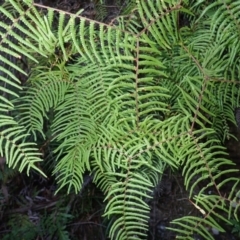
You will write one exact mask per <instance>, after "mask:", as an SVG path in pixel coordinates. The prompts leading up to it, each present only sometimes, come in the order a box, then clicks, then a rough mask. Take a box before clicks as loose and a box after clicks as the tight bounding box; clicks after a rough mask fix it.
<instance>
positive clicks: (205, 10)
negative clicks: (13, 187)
mask: <svg viewBox="0 0 240 240" xmlns="http://www.w3.org/2000/svg"><path fill="white" fill-rule="evenodd" d="M119 2H121V1H119ZM124 2H125V5H126V7H124V9H120V10H119V13H118V14H117V15H119V16H118V17H115V18H114V19H112V20H111V21H105V22H101V21H104V18H105V17H104V15H103V14H102V15H101V14H100V16H98V18H96V19H95V20H94V19H90V18H89V16H87V15H86V12H85V15H84V10H80V9H79V11H77V12H74V13H69V12H67V11H66V9H63V8H62V10H58V9H56V8H54V7H52V6H51V7H49V6H44V5H41V4H40V3H33V1H31V0H23V1H17V0H8V1H6V2H5V4H4V5H3V6H1V7H0V12H1V22H0V33H1V42H0V52H1V56H0V60H1V66H0V73H1V75H0V80H1V85H0V90H1V97H0V99H1V103H0V115H1V117H0V127H1V128H0V129H1V134H0V153H1V159H2V161H1V162H2V164H1V165H4V164H5V162H6V164H7V165H8V167H9V168H14V169H17V170H19V171H20V172H22V171H24V172H27V174H30V173H32V172H34V174H39V173H40V174H42V176H44V177H50V175H52V176H54V178H55V179H56V181H57V183H58V189H57V191H56V194H58V193H60V192H66V193H68V194H70V195H71V194H73V193H76V194H78V193H79V192H80V191H81V189H82V187H83V185H84V183H85V181H84V176H85V173H90V174H91V176H92V178H93V182H94V183H95V184H96V186H97V187H98V188H99V189H100V190H101V191H102V192H103V193H104V196H105V200H104V201H105V203H106V206H105V210H104V214H103V216H104V217H105V218H106V219H109V222H110V223H109V226H110V227H109V228H108V229H107V230H106V232H107V234H108V236H109V237H110V238H111V239H116V240H124V239H127V240H130V239H146V238H147V233H148V222H149V214H150V207H149V204H148V203H149V201H150V200H151V198H152V197H153V194H152V192H153V190H154V187H155V186H157V185H158V184H159V182H161V178H162V175H163V173H164V172H165V171H166V169H168V170H169V169H170V170H171V172H173V174H174V171H176V172H177V171H182V175H183V178H184V185H185V188H186V190H187V191H188V193H189V196H188V198H189V201H190V202H191V203H192V205H193V206H194V208H196V209H197V211H198V214H195V215H191V214H190V215H189V216H184V217H182V218H179V219H175V220H173V221H172V223H173V225H172V227H171V229H172V230H173V231H175V232H176V233H177V235H178V238H179V239H194V238H195V236H201V237H202V238H204V239H213V236H212V234H211V231H209V229H214V230H216V231H218V232H224V231H225V230H226V229H225V228H224V226H225V225H233V220H234V221H236V222H238V221H239V217H238V216H239V207H240V188H239V181H240V178H239V170H238V169H237V168H236V166H235V165H234V163H233V162H232V161H231V160H230V159H229V157H228V155H227V151H226V148H225V147H224V142H225V140H226V139H229V138H234V134H233V133H232V132H231V131H230V130H229V129H230V128H229V124H234V125H236V121H235V116H234V109H235V108H237V107H238V106H239V97H240V94H239V93H240V91H239V83H240V82H239V75H240V70H239V66H240V65H239V60H240V58H239V56H240V55H239V48H240V41H239V36H240V28H239V26H240V23H239V19H240V16H239V15H240V11H239V10H240V9H239V8H240V7H239V6H240V1H237V0H235V1H232V0H231V1H230V0H218V1H190V0H189V1H188V0H155V1H144V0H137V1H124ZM99 4H100V5H99V9H100V8H101V9H102V10H103V11H104V9H105V8H104V1H99ZM125 5H124V6H125ZM46 149H47V151H46ZM3 175H4V174H3ZM3 179H4V177H2V182H3V183H2V189H4V187H5V186H6V184H7V182H6V181H3ZM226 186H228V190H227V191H226ZM229 186H231V188H230V190H229ZM62 214H63V215H64V214H66V215H65V217H64V221H65V220H66V219H68V218H70V217H71V213H69V212H67V213H66V212H64V213H62ZM68 214H69V215H68ZM60 215H61V214H60ZM16 217H17V216H16ZM59 221H60V222H61V220H59ZM59 224H60V223H59ZM64 224H66V222H65V223H64ZM64 231H65V230H64V229H62V233H64ZM62 239H65V238H62ZM66 239H67V238H66Z"/></svg>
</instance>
